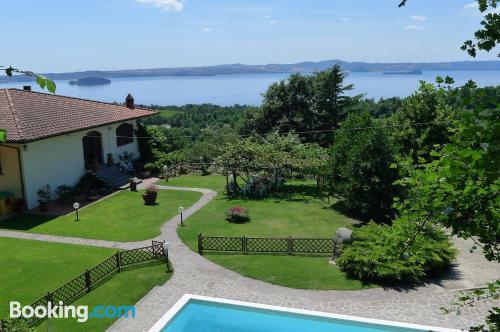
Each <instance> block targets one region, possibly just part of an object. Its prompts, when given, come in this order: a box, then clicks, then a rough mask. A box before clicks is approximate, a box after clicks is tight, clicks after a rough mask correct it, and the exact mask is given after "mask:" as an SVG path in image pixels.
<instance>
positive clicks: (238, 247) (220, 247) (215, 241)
mask: <svg viewBox="0 0 500 332" xmlns="http://www.w3.org/2000/svg"><path fill="white" fill-rule="evenodd" d="M202 246H203V250H204V251H205V250H207V251H240V252H243V238H241V237H205V236H204V237H202Z"/></svg>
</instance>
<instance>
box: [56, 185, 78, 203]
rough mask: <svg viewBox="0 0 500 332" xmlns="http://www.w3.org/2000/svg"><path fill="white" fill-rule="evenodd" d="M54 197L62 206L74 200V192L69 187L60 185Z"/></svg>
mask: <svg viewBox="0 0 500 332" xmlns="http://www.w3.org/2000/svg"><path fill="white" fill-rule="evenodd" d="M56 195H57V197H58V198H59V199H60V200H61V202H62V203H63V204H68V203H70V202H71V201H72V200H73V199H74V197H75V191H74V190H73V188H72V187H70V186H67V185H62V186H59V187H57V189H56Z"/></svg>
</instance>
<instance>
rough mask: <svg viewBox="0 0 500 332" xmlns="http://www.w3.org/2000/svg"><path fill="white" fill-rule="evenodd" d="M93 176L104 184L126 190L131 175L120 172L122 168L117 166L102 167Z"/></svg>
mask: <svg viewBox="0 0 500 332" xmlns="http://www.w3.org/2000/svg"><path fill="white" fill-rule="evenodd" d="M92 174H94V176H95V177H96V178H98V179H99V180H101V181H102V182H104V183H106V184H107V185H110V186H112V187H115V188H120V187H124V188H126V186H128V185H129V181H130V175H128V174H126V173H122V172H120V168H119V167H117V166H102V167H101V168H99V170H98V171H97V172H94V173H92Z"/></svg>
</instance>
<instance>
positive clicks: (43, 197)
mask: <svg viewBox="0 0 500 332" xmlns="http://www.w3.org/2000/svg"><path fill="white" fill-rule="evenodd" d="M36 196H37V198H38V204H39V207H40V211H41V212H47V211H48V210H49V202H50V196H51V194H50V186H49V185H48V184H46V185H45V186H42V187H40V188H38V190H37V191H36Z"/></svg>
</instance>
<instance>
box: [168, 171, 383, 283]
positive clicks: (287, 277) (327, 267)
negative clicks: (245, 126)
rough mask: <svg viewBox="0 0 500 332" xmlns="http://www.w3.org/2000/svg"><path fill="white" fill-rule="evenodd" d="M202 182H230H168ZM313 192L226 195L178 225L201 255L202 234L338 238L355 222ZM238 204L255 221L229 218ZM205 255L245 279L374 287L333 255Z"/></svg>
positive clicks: (184, 181) (215, 183) (192, 181)
mask: <svg viewBox="0 0 500 332" xmlns="http://www.w3.org/2000/svg"><path fill="white" fill-rule="evenodd" d="M197 178H199V179H200V181H199V182H197V181H196V179H197ZM174 180H175V181H174ZM202 182H203V183H208V184H210V186H211V188H223V187H224V184H225V178H224V177H220V176H217V177H200V176H194V175H190V176H183V177H180V178H176V179H172V180H171V181H170V182H169V183H170V185H182V186H188V185H192V186H197V187H203V186H202ZM314 191H315V187H314V184H313V183H312V182H307V181H294V182H291V183H290V184H289V185H288V186H287V187H286V189H285V193H284V194H283V195H282V197H269V198H265V199H262V200H253V199H228V198H226V197H225V196H224V195H223V194H221V195H219V196H218V197H217V198H215V199H214V200H213V201H212V202H210V203H209V204H208V205H207V206H205V207H204V208H203V209H202V210H200V211H198V212H197V213H195V214H194V215H193V216H191V217H190V218H189V219H188V220H187V222H186V225H187V226H186V227H179V228H178V234H179V236H180V237H181V238H182V240H183V241H184V242H185V243H186V244H187V245H188V246H189V247H190V248H191V249H192V250H194V251H197V235H198V234H199V233H202V234H205V235H212V236H243V235H245V236H267V237H278V236H294V237H333V236H334V234H335V231H336V230H337V228H339V227H341V226H344V227H345V226H349V225H351V224H352V222H353V220H351V219H349V218H347V217H346V216H344V215H342V214H340V213H339V212H337V211H335V210H334V209H332V208H331V207H330V204H329V203H327V202H325V201H322V200H320V199H318V198H315V197H313V196H312V193H313V192H314ZM236 205H239V206H243V207H246V208H248V209H249V212H250V216H251V218H252V220H251V221H250V222H248V223H245V224H232V223H229V222H227V221H226V220H225V219H224V217H225V216H224V212H225V211H226V210H227V209H228V208H230V207H233V206H236ZM205 257H206V258H208V259H210V260H212V261H214V262H215V263H217V264H220V265H222V266H225V267H227V268H229V269H231V270H234V271H236V272H238V273H240V274H242V275H244V276H247V277H251V278H255V279H259V280H264V281H267V282H270V283H274V284H278V285H282V286H287V287H292V288H302V289H346V290H347V289H361V288H366V287H373V285H366V284H363V283H362V282H360V281H358V280H353V279H349V278H348V277H347V276H346V275H345V274H344V273H343V272H342V271H340V270H339V269H338V267H336V266H334V265H332V264H330V263H329V259H328V257H308V256H272V255H216V254H208V255H206V256H205Z"/></svg>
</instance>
